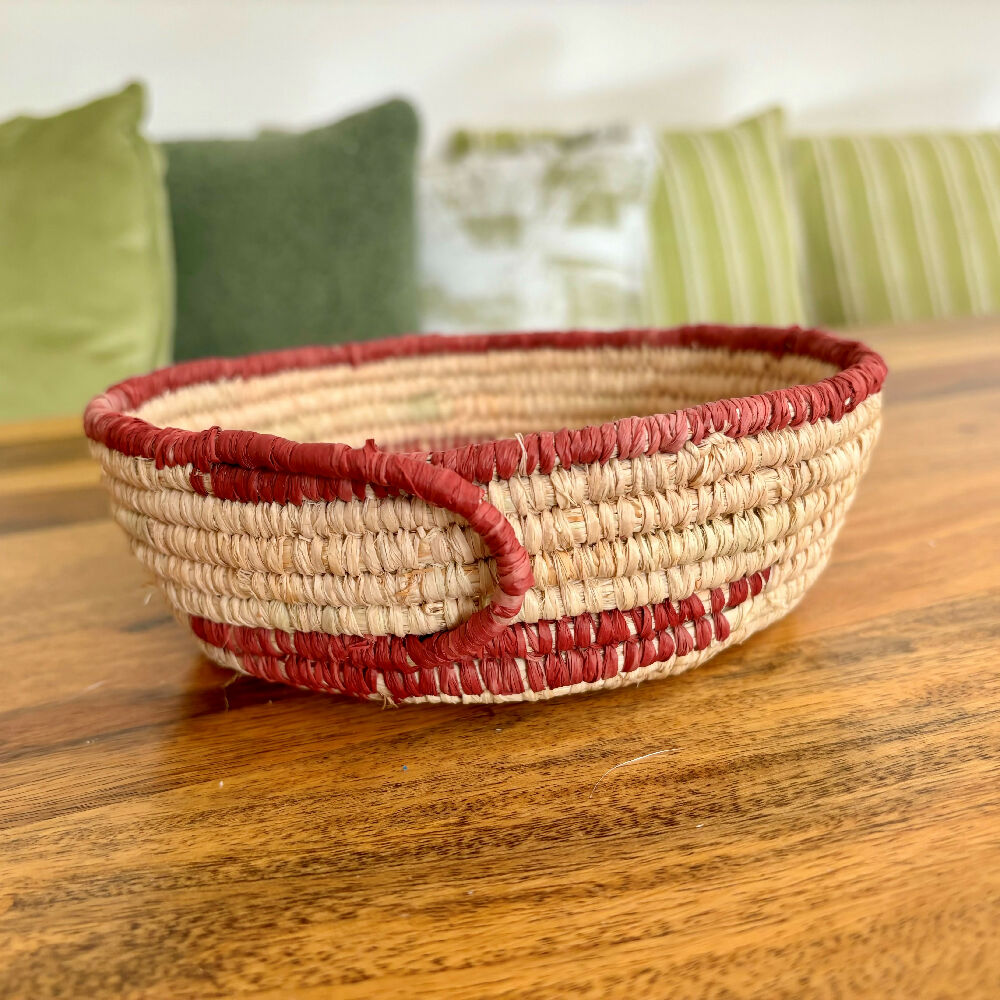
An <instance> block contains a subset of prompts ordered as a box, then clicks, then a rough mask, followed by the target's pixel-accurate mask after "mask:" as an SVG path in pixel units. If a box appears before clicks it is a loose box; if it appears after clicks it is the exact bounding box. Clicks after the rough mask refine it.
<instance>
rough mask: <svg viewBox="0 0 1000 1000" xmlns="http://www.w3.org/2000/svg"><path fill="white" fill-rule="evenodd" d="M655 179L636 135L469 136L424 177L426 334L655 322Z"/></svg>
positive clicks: (644, 143)
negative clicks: (651, 195)
mask: <svg viewBox="0 0 1000 1000" xmlns="http://www.w3.org/2000/svg"><path fill="white" fill-rule="evenodd" d="M652 169H653V156H652V149H651V141H650V139H649V137H648V136H647V135H646V134H645V133H644V132H642V131H640V130H636V129H624V128H611V129H606V130H603V131H599V132H592V133H583V134H578V135H557V134H554V133H546V132H511V131H506V132H460V133H457V134H456V135H455V136H453V137H452V139H451V142H450V144H449V148H448V150H447V151H446V152H445V153H444V154H443V155H440V156H438V157H436V158H434V159H432V160H431V161H429V162H427V163H425V164H424V167H423V170H422V173H421V178H420V198H419V203H420V223H421V225H420V237H421V241H420V250H421V252H420V285H421V295H422V305H423V325H424V329H426V330H436V331H446V332H450V331H462V330H481V331H483V330H485V331H492V330H523V329H535V330H538V329H546V328H556V329H558V328H567V327H576V328H580V327H592V328H600V327H620V326H628V325H633V324H637V323H641V322H643V321H644V319H645V301H644V287H643V284H644V277H645V260H646V246H645V229H646V197H647V194H648V190H649V186H650V184H649V181H650V179H651V176H652Z"/></svg>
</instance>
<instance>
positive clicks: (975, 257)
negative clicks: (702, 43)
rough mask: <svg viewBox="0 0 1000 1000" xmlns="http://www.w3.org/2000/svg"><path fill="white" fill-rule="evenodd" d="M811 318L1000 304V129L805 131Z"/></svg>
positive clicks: (919, 314)
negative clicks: (809, 133) (808, 133)
mask: <svg viewBox="0 0 1000 1000" xmlns="http://www.w3.org/2000/svg"><path fill="white" fill-rule="evenodd" d="M791 151H792V156H791V160H792V168H793V173H794V180H795V186H796V189H797V192H798V200H799V208H800V215H801V220H802V227H803V233H804V242H805V251H806V262H807V274H808V287H809V292H810V299H811V306H812V313H813V319H814V320H815V321H816V322H818V323H823V324H828V325H831V326H840V325H853V324H857V323H881V322H887V321H895V322H898V321H901V320H915V319H924V318H930V317H937V316H962V315H970V314H988V313H997V312H1000V134H998V133H979V134H971V133H970V134H955V133H951V134H948V133H938V134H926V135H858V136H846V135H845V136H832V137H825V138H808V139H796V140H794V141H793V142H792V145H791Z"/></svg>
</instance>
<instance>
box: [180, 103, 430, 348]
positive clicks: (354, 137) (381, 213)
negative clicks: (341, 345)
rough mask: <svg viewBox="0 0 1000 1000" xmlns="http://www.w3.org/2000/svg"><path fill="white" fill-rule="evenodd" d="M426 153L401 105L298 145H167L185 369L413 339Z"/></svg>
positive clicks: (295, 141)
mask: <svg viewBox="0 0 1000 1000" xmlns="http://www.w3.org/2000/svg"><path fill="white" fill-rule="evenodd" d="M416 143H417V119H416V115H415V113H414V111H413V108H412V107H411V106H410V105H409V104H407V103H406V102H404V101H399V100H394V101H390V102H388V103H386V104H382V105H379V106H377V107H375V108H372V109H370V110H368V111H364V112H361V113H360V114H356V115H352V116H351V117H349V118H345V119H343V120H342V121H340V122H337V123H336V124H333V125H329V126H327V127H325V128H320V129H316V130H315V131H312V132H306V133H304V134H301V135H290V134H280V133H278V134H268V135H265V136H261V137H260V138H257V139H252V140H233V141H218V140H213V141H189V142H174V143H169V144H167V146H166V150H167V158H168V171H167V184H168V188H169V191H170V207H171V216H172V219H173V230H174V246H175V253H176V269H177V329H176V355H177V357H178V358H179V359H184V358H195V357H203V356H206V355H238V354H245V353H248V352H252V351H259V350H265V349H268V348H278V347H286V346H296V345H303V344H320V343H333V342H337V341H343V340H358V339H360V340H365V339H371V338H375V337H381V336H386V335H389V334H398V333H405V332H409V331H412V330H414V329H416V327H417V296H416V276H415V261H414V258H415V247H414V239H415V226H414V221H413V198H414V192H413V184H414V177H413V175H414V161H415V153H416Z"/></svg>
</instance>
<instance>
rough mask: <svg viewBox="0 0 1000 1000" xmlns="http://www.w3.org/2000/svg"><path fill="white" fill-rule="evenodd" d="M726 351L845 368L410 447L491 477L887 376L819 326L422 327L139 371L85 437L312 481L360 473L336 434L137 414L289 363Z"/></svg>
mask: <svg viewBox="0 0 1000 1000" xmlns="http://www.w3.org/2000/svg"><path fill="white" fill-rule="evenodd" d="M639 346H650V347H683V348H691V349H699V348H704V349H713V348H723V349H727V350H730V351H734V352H742V351H748V352H766V353H769V354H772V355H774V356H775V357H783V356H786V355H794V356H801V357H809V358H813V359H815V360H818V361H825V362H827V363H830V364H833V365H836V366H837V367H838V368H839V371H838V372H837V373H835V374H833V375H830V376H828V377H826V378H824V379H821V380H819V381H818V382H815V383H812V384H810V385H794V386H787V387H782V388H778V389H772V390H769V391H767V392H764V393H760V394H757V395H753V396H739V397H729V398H726V399H721V400H715V401H709V402H705V403H699V404H697V405H695V406H691V407H686V408H683V409H679V410H674V411H671V412H669V413H655V414H646V415H637V416H631V417H624V418H620V419H618V420H614V421H609V422H606V423H602V424H600V425H592V426H586V427H582V428H578V429H565V430H560V431H555V432H553V431H542V432H528V433H525V434H522V435H519V436H518V437H516V438H504V439H495V440H489V441H482V442H477V443H474V444H469V445H464V446H461V447H457V448H450V449H444V450H441V451H432V452H428V451H425V452H419V453H411V454H416V455H419V456H420V457H421V458H423V459H424V460H426V461H428V462H430V463H432V464H435V465H441V466H445V467H447V468H451V469H453V470H454V471H456V472H458V473H459V474H460V475H462V476H464V477H465V478H467V479H470V480H472V481H477V482H488V481H489V480H490V479H492V478H493V477H494V476H497V475H499V476H500V477H501V478H506V477H509V476H511V475H513V474H515V472H520V473H530V472H533V471H536V470H537V471H541V472H545V473H547V472H551V470H552V468H554V467H555V466H556V465H557V464H562V465H563V466H567V465H572V464H581V463H582V464H589V463H591V462H594V461H598V462H606V461H608V460H609V459H611V458H612V457H618V458H635V457H638V456H639V455H643V454H646V455H650V454H655V453H663V452H668V453H669V452H674V453H675V452H677V451H679V450H680V449H681V448H682V447H683V446H684V445H685V444H687V443H688V442H693V443H695V444H698V443H700V442H701V441H702V440H703V439H704V438H705V437H706V436H707V435H708V434H711V433H713V432H720V431H721V432H722V433H725V434H726V435H727V436H729V437H733V438H739V437H745V436H749V435H753V434H756V433H759V432H761V431H764V430H780V429H783V428H785V427H799V426H801V425H802V424H804V423H815V422H817V421H819V420H821V419H825V418H829V419H832V420H839V419H840V418H841V417H842V416H843V415H844V414H845V413H848V412H850V411H851V410H853V409H855V408H856V407H857V406H858V405H860V403H862V402H863V401H864V400H865V399H867V398H868V397H869V396H872V395H874V394H876V393H878V392H879V391H880V390H881V388H882V384H883V382H884V380H885V376H886V374H887V367H886V364H885V361H884V360H883V359H882V357H881V356H880V355H879V354H878V353H876V352H875V351H874V350H872V349H871V348H869V347H867V346H866V345H864V344H862V343H861V342H859V341H855V340H847V339H842V338H840V337H836V336H834V335H832V334H830V333H827V332H825V331H822V330H819V329H815V328H803V327H799V326H791V327H767V326H729V325H718V324H711V325H710V324H703V325H695V326H681V327H673V328H642V329H623V330H613V331H594V330H568V331H544V332H537V333H495V334H489V333H487V334H467V335H461V334H459V335H443V334H417V335H410V336H404V337H397V338H391V339H385V340H375V341H368V342H361V343H346V344H338V345H331V346H320V347H296V348H288V349H283V350H277V351H268V352H264V353H261V354H252V355H247V356H244V357H240V358H204V359H199V360H195V361H185V362H180V363H178V364H174V365H171V366H169V367H166V368H161V369H159V370H157V371H154V372H151V373H150V374H147V375H138V376H135V377H132V378H129V379H126V380H125V381H123V382H119V383H118V384H116V385H114V386H112V387H111V388H109V389H107V390H106V391H105V392H103V393H101V394H99V395H98V396H95V397H94V399H92V400H91V401H90V403H89V404H88V405H87V408H86V410H85V411H84V420H83V422H84V431H85V433H86V434H87V436H88V437H89V438H90V439H91V440H93V441H96V442H99V443H101V444H103V445H105V446H106V447H108V448H110V449H111V450H113V451H117V452H120V453H122V454H124V455H126V456H129V457H134V458H144V459H150V460H152V461H154V462H155V463H156V466H157V467H158V468H163V467H164V466H176V465H188V464H190V465H192V466H193V467H194V468H195V469H196V470H198V471H201V472H210V471H212V470H213V469H217V468H218V467H219V466H220V465H222V466H235V467H238V468H242V469H247V470H261V471H265V472H273V473H277V474H280V475H287V474H291V475H292V476H303V477H308V478H310V479H313V478H315V477H335V478H344V477H346V478H348V479H353V477H354V475H356V474H357V463H356V462H355V461H354V460H353V459H352V458H351V456H352V455H354V454H355V453H356V452H357V449H354V448H352V447H350V446H349V445H346V444H341V443H338V442H321V443H313V442H309V443H302V442H296V441H292V440H289V439H287V438H282V437H279V436H277V435H273V434H265V433H261V432H257V431H250V430H239V429H233V430H223V429H221V428H219V427H211V428H206V429H204V430H182V429H180V428H176V427H169V426H168V427H158V426H156V425H154V424H152V423H150V422H148V421H146V420H144V419H142V418H140V417H136V416H133V415H132V414H131V413H129V412H128V411H129V410H134V409H136V408H137V407H139V406H141V405H142V404H144V403H146V402H148V401H150V400H151V399H154V398H156V397H159V396H162V395H164V394H166V393H169V392H172V391H174V390H177V389H181V388H184V387H186V386H190V385H195V384H199V383H207V384H210V383H213V382H221V381H229V380H236V379H240V378H255V377H259V376H264V375H272V374H278V373H280V372H284V371H291V370H297V369H309V368H319V367H328V366H334V365H352V366H359V365H363V364H367V363H370V362H376V361H382V360H388V359H392V358H405V357H415V356H425V355H434V354H442V355H447V354H459V353H464V354H471V353H488V352H492V351H498V352H499V351H523V350H533V349H542V348H557V349H564V350H576V349H581V348H594V347H612V348H628V347H639Z"/></svg>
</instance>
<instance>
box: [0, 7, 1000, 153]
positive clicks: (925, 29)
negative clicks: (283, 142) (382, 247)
mask: <svg viewBox="0 0 1000 1000" xmlns="http://www.w3.org/2000/svg"><path fill="white" fill-rule="evenodd" d="M998 43H1000V5H998V4H996V3H993V2H991V0H954V2H947V0H805V2H797V0H696V2H692V0H677V2H653V0H647V2H631V3H629V2H616V0H597V2H579V0H577V2H573V0H570V2H550V3H529V2H524V0H520V2H519V0H446V2H432V0H431V2H429V0H397V2H392V3H384V2H362V0H358V2H336V0H70V2H66V0H3V2H2V3H0V114H3V115H4V117H7V116H10V115H13V114H15V113H18V112H22V111H33V112H39V113H44V112H51V111H54V110H57V109H60V108H62V107H63V106H64V105H66V104H69V103H74V102H81V101H83V100H84V99H86V98H87V97H94V96H97V95H99V94H102V93H104V92H106V91H109V90H111V89H113V88H114V87H116V86H117V85H119V84H121V83H123V82H124V81H125V80H129V79H133V78H141V79H144V80H145V81H146V82H147V84H148V85H149V88H150V93H151V96H150V113H149V132H150V134H151V135H152V136H153V137H154V138H157V139H172V138H185V137H192V136H203V137H215V136H245V135H250V134H253V133H254V132H255V131H256V130H257V129H259V128H261V127H266V126H279V127H282V128H307V127H310V126H314V125H319V124H322V123H325V122H327V121H329V120H330V119H331V118H334V117H337V116H339V115H342V114H345V113H347V112H349V111H353V110H355V109H357V108H358V107H361V106H363V105H365V104H370V103H374V102H376V101H378V100H379V99H381V98H383V97H385V96H386V95H387V94H402V95H405V96H406V97H408V98H410V99H411V100H412V101H414V102H415V103H416V104H417V105H418V106H419V108H420V111H421V116H422V119H423V122H424V132H425V136H424V138H425V142H426V144H427V145H428V146H433V145H434V144H435V143H436V142H438V141H440V140H442V139H443V138H444V137H445V136H447V134H448V133H449V131H450V130H451V129H454V128H457V127H461V126H469V125H475V126H497V127H504V126H510V125H511V124H516V123H521V124H524V125H526V126H551V125H557V126H559V127H562V128H580V127H592V126H594V125H601V124H604V123H605V122H606V121H607V120H609V119H611V120H624V121H632V120H639V121H643V120H644V121H648V122H650V123H651V124H654V125H682V126H687V125H692V124H704V123H717V124H724V123H726V122H728V121H729V120H730V119H733V118H739V117H740V116H743V115H746V114H749V113H752V112H754V111H757V110H759V109H760V108H761V107H766V106H769V105H772V104H781V105H783V106H784V107H785V108H786V109H787V111H788V115H789V123H790V125H791V126H792V127H794V128H800V129H854V128H860V127H863V128H872V129H920V128H926V127H949V128H963V129H964V128H979V127H995V126H996V125H997V122H998V121H1000V76H998V72H997V46H998Z"/></svg>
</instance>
